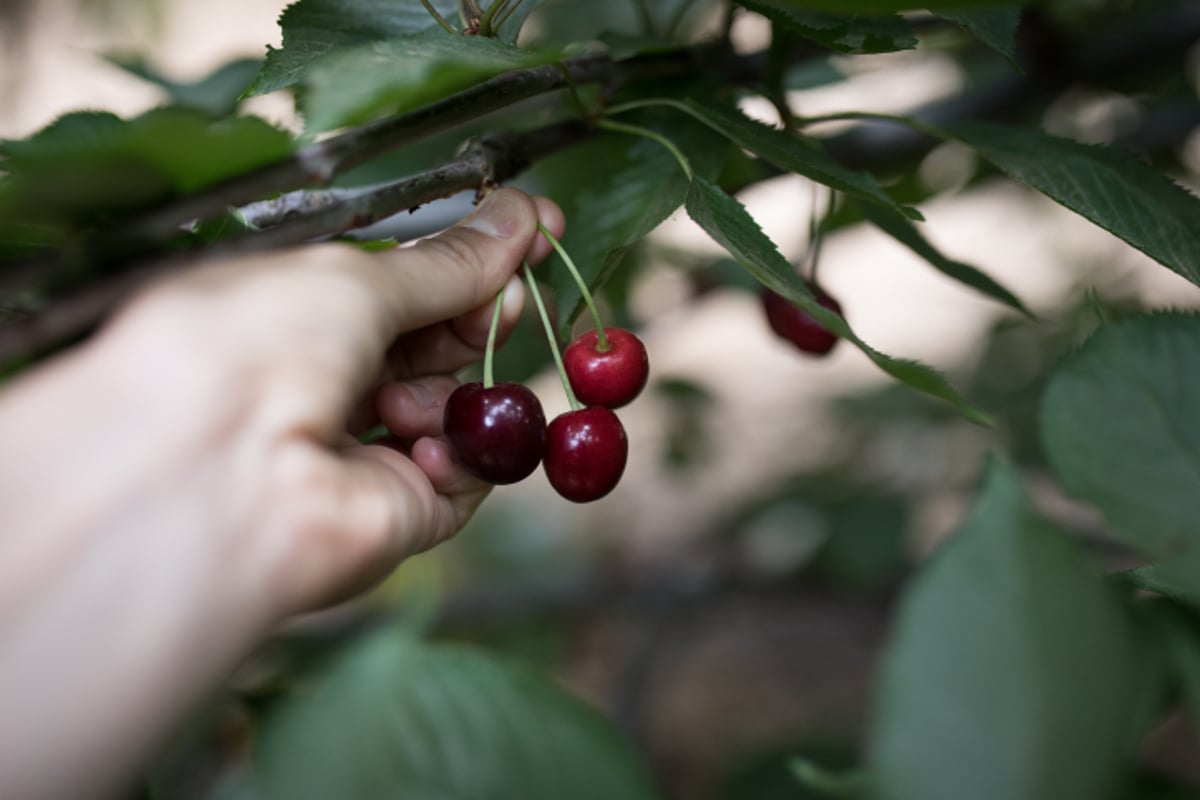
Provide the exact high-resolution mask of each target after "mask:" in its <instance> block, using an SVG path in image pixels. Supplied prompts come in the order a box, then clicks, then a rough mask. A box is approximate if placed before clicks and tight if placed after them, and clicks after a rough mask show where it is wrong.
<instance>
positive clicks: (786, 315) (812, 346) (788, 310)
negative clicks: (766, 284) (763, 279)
mask: <svg viewBox="0 0 1200 800" xmlns="http://www.w3.org/2000/svg"><path fill="white" fill-rule="evenodd" d="M808 288H809V291H811V292H812V293H813V296H814V297H815V298H817V302H818V303H820V304H821V305H823V306H825V308H828V309H829V310H830V311H833V312H835V313H837V314H841V313H842V307H841V305H840V304H839V303H838V301H837V300H834V299H833V298H832V297H830V296H829V295H828V294H827V293H826V292H825V291H824V290H823V289H821V287H820V286H817V285H816V284H813V283H809V284H808ZM762 302H763V308H764V309H765V310H766V312H767V322H768V323H770V325H771V329H772V330H773V331H775V333H777V334H779V336H780V337H782V338H784V339H786V340H788V341H789V342H791V343H792V344H794V345H795V346H796V347H797V348H799V349H800V350H803V351H804V352H805V353H810V354H812V355H814V356H824V355H828V353H829V351H830V350H832V349H833V346H834V345H835V344H837V342H838V336H837V334H836V333H834V332H833V331H831V330H829V329H828V328H826V327H825V326H823V325H821V323H819V322H817V321H816V320H815V319H813V318H812V316H810V315H809V313H808V312H807V311H805V310H804V309H802V308H800V306H798V305H796V304H795V303H793V302H792V301H791V300H788V299H787V298H786V297H783V296H782V295H778V294H776V293H775V292H773V291H771V290H770V289H765V288H764V289H763V292H762Z"/></svg>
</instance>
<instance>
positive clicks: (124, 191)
mask: <svg viewBox="0 0 1200 800" xmlns="http://www.w3.org/2000/svg"><path fill="white" fill-rule="evenodd" d="M291 149H292V139H291V136H289V135H288V134H287V133H286V132H284V131H281V130H278V129H276V128H273V127H271V126H270V125H268V124H267V123H266V122H264V121H263V120H261V119H258V118H255V117H237V118H234V119H225V120H215V121H214V120H211V119H209V118H208V116H207V115H205V114H204V113H202V112H200V111H196V110H194V109H186V108H158V109H154V110H153V111H148V112H147V113H145V114H143V115H142V116H140V117H137V118H135V119H132V120H122V119H120V118H119V117H116V116H114V115H112V114H108V113H102V112H80V113H75V114H69V115H67V116H64V117H61V118H59V119H58V120H57V121H55V122H54V123H53V124H51V125H50V126H48V127H46V128H44V129H42V130H41V131H39V132H38V133H36V134H34V135H33V136H32V137H30V138H29V139H25V140H22V141H3V142H0V172H6V173H8V174H7V175H6V176H5V178H4V179H3V180H2V181H0V218H4V219H5V220H6V222H9V223H12V222H15V221H17V220H64V219H65V220H73V219H78V218H81V217H87V216H88V215H90V214H95V213H97V212H119V211H122V210H128V209H131V208H137V207H144V206H146V205H149V204H151V203H153V202H156V201H161V200H163V199H165V198H167V197H169V196H171V195H177V194H186V193H189V192H194V191H196V190H198V189H202V188H204V187H205V186H209V185H211V184H213V183H217V182H218V181H221V180H223V179H225V178H230V177H233V176H234V175H239V174H241V173H244V172H247V171H249V170H251V169H254V168H255V167H259V166H262V165H264V164H267V163H270V162H272V161H276V160H279V159H281V158H285V157H286V156H287V155H288V154H289V153H290V152H291Z"/></svg>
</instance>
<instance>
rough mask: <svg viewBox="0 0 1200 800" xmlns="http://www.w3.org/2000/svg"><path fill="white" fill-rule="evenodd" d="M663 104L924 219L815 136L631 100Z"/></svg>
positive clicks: (742, 143) (775, 159) (690, 104)
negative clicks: (832, 153)
mask: <svg viewBox="0 0 1200 800" xmlns="http://www.w3.org/2000/svg"><path fill="white" fill-rule="evenodd" d="M639 104H645V105H661V106H666V107H669V108H674V109H676V110H679V111H682V112H684V113H686V114H689V115H691V116H692V117H695V118H696V119H698V120H700V121H701V122H703V123H704V124H705V125H708V126H709V127H711V128H712V129H713V130H715V131H718V132H720V133H721V134H722V135H723V136H726V137H728V139H729V140H730V141H732V142H733V143H734V144H736V145H737V146H738V147H741V148H743V149H746V150H749V151H750V152H752V153H754V154H755V155H758V156H760V157H761V158H763V159H764V160H766V161H769V162H770V163H772V164H774V165H775V166H776V167H779V168H780V169H783V170H787V171H789V172H795V173H798V174H800V175H804V176H805V177H807V178H811V179H812V180H814V181H817V182H818V183H822V184H824V185H826V186H828V187H830V188H832V189H837V190H838V191H840V192H842V193H843V194H845V195H847V196H849V197H855V198H858V199H860V200H866V201H868V202H871V203H880V204H882V205H885V206H891V207H892V208H894V209H896V210H897V211H899V212H900V213H902V214H904V215H905V216H907V217H909V218H910V219H917V220H920V219H923V217H922V216H921V213H920V212H919V211H917V210H916V209H915V208H910V207H908V206H901V205H900V204H898V203H897V202H896V201H895V200H893V199H892V198H891V197H890V196H888V194H887V192H885V191H884V190H883V188H882V187H881V186H880V185H879V183H878V182H877V181H876V180H875V178H874V176H872V175H871V174H870V173H868V172H858V171H855V170H851V169H847V168H846V167H844V166H842V165H841V164H839V163H838V162H837V161H836V160H834V159H833V158H832V157H831V156H829V155H828V154H827V153H826V152H825V151H824V150H823V149H822V148H821V146H820V144H818V142H817V141H816V140H815V139H812V138H810V137H807V136H792V135H789V134H787V133H784V132H783V131H780V130H776V129H775V128H772V127H770V126H769V125H764V124H762V123H761V122H756V121H755V120H752V119H750V118H749V117H747V116H746V115H744V114H742V113H740V112H738V111H729V110H726V109H723V108H719V107H717V106H713V105H707V104H702V103H698V102H696V101H694V100H672V99H667V98H663V99H657V98H656V99H651V100H642V101H637V102H636V103H630V104H629V106H630V107H633V106H635V105H639Z"/></svg>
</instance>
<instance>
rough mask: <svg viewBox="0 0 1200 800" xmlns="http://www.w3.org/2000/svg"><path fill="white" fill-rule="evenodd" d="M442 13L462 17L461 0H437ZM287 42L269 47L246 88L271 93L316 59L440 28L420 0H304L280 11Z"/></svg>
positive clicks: (290, 82) (289, 83)
mask: <svg viewBox="0 0 1200 800" xmlns="http://www.w3.org/2000/svg"><path fill="white" fill-rule="evenodd" d="M430 5H432V6H433V7H434V8H435V9H436V10H437V11H438V13H440V14H441V15H442V16H443V17H445V18H446V19H448V20H457V19H458V16H457V12H458V2H457V0H431V2H430ZM279 27H280V29H281V30H282V31H283V47H282V48H274V47H267V60H266V62H265V63H264V64H263V67H262V71H261V72H260V73H259V75H258V78H257V79H256V80H255V81H254V83H253V84H251V86H250V88H248V89H247V90H246V94H247V95H249V96H253V95H257V94H267V93H268V92H274V91H276V90H278V89H283V88H285V87H288V86H292V85H293V84H295V83H297V82H298V81H299V80H300V79H301V78H302V77H303V75H304V71H305V69H306V68H307V67H308V65H309V64H311V63H312V62H313V61H315V60H317V59H318V58H320V57H321V56H324V55H327V54H329V53H331V52H333V51H334V50H338V49H340V48H347V47H353V46H355V45H361V44H367V43H369V42H378V41H383V40H386V39H391V38H393V37H397V36H407V35H410V34H414V33H420V32H422V31H430V30H434V29H438V30H440V28H438V24H437V22H436V21H435V20H434V19H433V17H431V16H430V15H429V12H428V11H426V10H425V8H424V6H422V5H421V3H420V0H299V2H295V3H292V4H291V5H290V6H288V7H287V8H285V9H284V10H283V13H282V14H281V15H280V16H279Z"/></svg>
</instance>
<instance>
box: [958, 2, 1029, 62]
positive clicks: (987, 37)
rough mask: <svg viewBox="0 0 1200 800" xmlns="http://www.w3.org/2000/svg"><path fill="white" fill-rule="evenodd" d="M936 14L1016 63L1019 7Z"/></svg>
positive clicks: (1019, 22) (1019, 23)
mask: <svg viewBox="0 0 1200 800" xmlns="http://www.w3.org/2000/svg"><path fill="white" fill-rule="evenodd" d="M938 16H940V17H941V18H942V19H945V20H948V21H949V22H953V23H954V24H955V25H958V26H960V27H962V28H964V29H965V30H966V31H967V32H969V33H970V34H971V35H972V36H974V37H975V38H976V39H978V40H979V41H981V42H983V43H984V44H986V45H987V46H988V47H990V48H992V49H993V50H995V51H996V52H997V53H999V54H1000V55H1002V56H1004V57H1005V58H1006V59H1008V63H1010V64H1012V65H1013V66H1014V67H1015V66H1016V65H1017V29H1018V28H1019V27H1021V9H1020V8H997V9H985V10H983V11H943V12H942V13H940V14H939V15H938Z"/></svg>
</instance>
